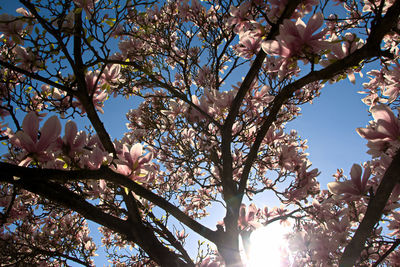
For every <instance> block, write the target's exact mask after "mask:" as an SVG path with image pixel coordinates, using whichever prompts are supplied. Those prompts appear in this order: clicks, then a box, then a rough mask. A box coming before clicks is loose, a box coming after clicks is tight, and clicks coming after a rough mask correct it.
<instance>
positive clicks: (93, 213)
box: [0, 163, 191, 266]
mask: <svg viewBox="0 0 400 267" xmlns="http://www.w3.org/2000/svg"><path fill="white" fill-rule="evenodd" d="M4 164H7V163H0V170H2V172H1V173H2V175H1V176H0V181H4V182H7V183H11V184H14V185H17V186H19V187H20V188H23V189H25V190H28V191H30V192H32V193H35V194H38V195H40V196H43V197H45V198H47V199H49V200H51V201H53V202H55V203H57V204H59V205H62V206H64V207H66V208H68V209H71V210H73V211H75V212H77V213H79V214H80V215H82V216H83V217H85V218H86V219H88V220H91V221H94V222H96V223H98V224H100V225H103V226H105V227H107V228H109V229H111V230H112V231H114V232H116V233H119V234H121V235H122V236H125V237H126V239H127V240H129V241H131V242H135V243H137V244H138V245H139V246H140V247H141V248H142V249H143V250H144V251H146V253H147V254H148V255H149V256H150V257H151V258H152V259H153V260H154V261H156V262H157V263H159V264H161V266H186V265H188V264H189V265H190V264H191V263H188V264H186V263H184V262H183V261H182V260H181V259H180V258H179V256H178V255H176V254H175V253H174V252H172V251H170V250H169V249H168V248H167V247H165V246H164V245H163V244H162V243H160V241H158V239H157V238H156V236H155V235H154V233H153V232H152V231H151V229H148V228H146V227H145V226H144V225H143V223H142V222H141V221H140V222H135V223H133V224H132V221H124V220H122V219H120V218H117V217H114V216H112V215H109V214H107V213H104V212H103V211H102V210H101V209H99V208H97V207H95V206H93V205H92V204H90V203H88V202H87V201H86V200H85V199H84V198H82V197H81V196H80V195H78V194H76V193H74V192H72V191H70V190H68V189H67V188H65V187H63V186H61V185H60V184H57V183H54V182H51V181H50V180H56V179H51V178H53V176H52V175H55V176H54V178H57V176H60V177H63V178H66V177H68V175H66V174H67V173H68V172H63V171H61V172H59V173H58V174H57V170H48V171H50V173H51V174H52V175H50V176H49V175H47V174H46V171H47V170H40V169H32V168H21V167H18V166H15V167H17V168H12V165H11V166H8V167H9V168H6V169H5V170H4V171H3V168H2V167H3V166H4ZM11 170H14V172H12V171H11ZM10 171H11V172H10ZM43 171H44V173H43ZM68 174H71V173H68ZM72 174H74V175H76V172H75V173H72ZM13 177H18V179H14V178H13ZM75 177H76V176H75ZM70 180H77V179H70Z"/></svg>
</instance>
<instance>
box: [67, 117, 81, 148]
mask: <svg viewBox="0 0 400 267" xmlns="http://www.w3.org/2000/svg"><path fill="white" fill-rule="evenodd" d="M77 131H78V128H77V127H76V123H75V122H73V121H68V122H67V123H66V124H65V136H64V138H65V140H64V141H65V142H66V143H67V144H69V145H72V144H73V143H74V140H75V137H76V133H77Z"/></svg>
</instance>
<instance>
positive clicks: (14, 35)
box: [0, 14, 24, 43]
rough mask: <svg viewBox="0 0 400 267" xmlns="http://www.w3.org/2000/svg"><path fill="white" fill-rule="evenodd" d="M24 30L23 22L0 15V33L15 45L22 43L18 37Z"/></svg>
mask: <svg viewBox="0 0 400 267" xmlns="http://www.w3.org/2000/svg"><path fill="white" fill-rule="evenodd" d="M23 28H24V22H23V21H22V20H18V19H17V18H16V17H14V16H11V15H8V14H0V32H3V33H4V34H5V35H6V36H7V37H10V38H11V39H12V40H13V41H14V42H16V43H23V41H22V39H21V37H20V35H21V33H22V31H23Z"/></svg>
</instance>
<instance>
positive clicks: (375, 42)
mask: <svg viewBox="0 0 400 267" xmlns="http://www.w3.org/2000/svg"><path fill="white" fill-rule="evenodd" d="M399 14H400V1H399V0H398V1H396V2H395V3H394V4H393V6H392V7H390V8H389V10H388V12H387V13H386V15H385V17H384V18H382V19H381V20H380V21H379V23H377V24H376V25H375V26H374V27H373V28H372V29H371V34H370V36H369V38H368V39H367V43H366V44H365V45H364V46H363V47H361V48H359V49H357V50H356V51H354V52H353V53H352V54H350V55H348V56H346V57H345V58H343V59H340V60H338V61H336V62H334V63H332V64H331V65H329V66H327V67H325V68H324V69H322V70H319V71H312V72H310V73H309V74H308V75H306V76H304V77H303V78H301V79H299V80H297V81H295V82H293V83H291V84H289V85H287V86H285V87H284V88H283V89H282V91H281V92H280V93H279V94H278V95H277V96H276V97H275V99H274V101H273V105H272V108H271V110H270V112H269V114H268V116H267V118H266V119H265V121H264V123H263V125H262V126H261V127H260V130H259V131H258V133H257V136H256V139H255V141H254V143H253V146H252V147H251V149H250V152H249V154H248V155H247V159H246V162H245V166H244V168H243V172H242V177H241V179H240V184H239V193H240V194H241V195H242V196H243V192H244V190H245V188H246V185H247V180H248V176H249V174H250V170H251V167H252V165H253V162H254V160H255V159H256V157H257V152H258V150H259V148H260V146H261V143H262V141H263V140H264V137H265V135H266V134H267V132H268V130H269V128H270V126H271V125H272V123H273V122H274V121H276V118H277V115H278V113H279V111H280V109H281V107H282V106H283V105H284V104H285V103H286V101H287V100H288V99H289V98H291V97H292V96H293V93H294V92H295V91H296V90H298V89H300V88H302V87H303V86H305V85H307V84H310V83H312V82H315V81H319V80H329V79H331V78H333V77H334V76H336V75H338V74H340V73H342V72H343V71H345V70H346V69H349V68H351V67H353V66H358V64H359V63H360V62H361V61H363V60H366V59H370V58H373V57H376V56H380V55H381V49H380V44H381V42H382V39H383V37H384V36H385V34H387V33H388V32H389V31H390V30H391V29H392V28H393V26H394V25H396V23H397V21H398V17H399Z"/></svg>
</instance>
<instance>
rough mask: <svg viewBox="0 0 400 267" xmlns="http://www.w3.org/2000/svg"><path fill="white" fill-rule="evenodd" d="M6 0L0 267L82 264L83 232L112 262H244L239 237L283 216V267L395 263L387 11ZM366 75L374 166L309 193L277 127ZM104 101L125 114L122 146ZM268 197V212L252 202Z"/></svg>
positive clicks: (176, 1) (396, 88)
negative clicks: (337, 86) (94, 230)
mask: <svg viewBox="0 0 400 267" xmlns="http://www.w3.org/2000/svg"><path fill="white" fill-rule="evenodd" d="M19 2H20V8H18V9H17V10H16V13H13V14H1V15H0V52H1V53H0V66H1V68H0V118H1V121H0V139H1V140H2V142H3V152H4V153H3V155H2V157H1V162H0V182H1V184H0V212H1V213H0V227H1V231H0V248H1V249H0V262H2V263H4V264H6V265H7V264H8V265H18V266H19V265H29V264H38V265H39V264H40V265H44V266H47V265H49V266H53V265H54V266H59V265H66V264H68V263H72V262H73V263H77V264H81V265H84V266H91V265H93V264H94V261H93V259H94V256H95V253H96V242H94V241H93V239H92V237H91V234H90V231H89V228H88V221H92V222H95V223H97V224H99V225H100V226H101V228H100V232H101V234H102V243H103V245H104V246H105V247H106V248H107V252H108V255H107V257H108V258H109V260H110V261H111V262H112V263H113V264H115V265H134V266H143V265H145V266H153V265H156V266H159V265H161V266H245V265H246V262H247V258H248V244H249V242H250V241H249V237H250V234H251V233H252V232H253V231H254V230H255V229H257V228H259V227H262V226H265V225H268V224H270V223H272V222H274V221H281V222H288V220H290V222H291V227H292V228H291V231H290V232H289V233H288V235H287V237H286V238H287V240H288V243H289V247H290V256H288V255H286V256H287V258H286V259H282V263H285V264H286V265H290V266H354V265H356V266H377V265H378V264H381V263H382V264H386V265H388V266H397V265H398V264H399V263H400V250H398V249H397V247H398V245H399V244H400V210H399V204H400V186H399V184H398V181H399V178H400V152H399V148H400V120H399V116H398V111H396V109H399V103H400V99H399V92H400V52H399V48H400V47H399V43H400V22H399V18H400V0H363V1H354V0H346V1H345V0H321V1H316V0H291V1H289V0H282V1H277V0H270V1H261V0H251V1H242V0H240V1H213V0H204V1H201V2H200V1H198V0H192V1H188V0H169V1H160V2H159V1H144V0H143V1H142V0H127V1H124V0H114V1H112V0H48V1H39V0H37V1H28V0H19ZM2 4H4V5H5V3H3V2H2ZM363 69H366V70H367V71H368V75H369V82H367V83H365V84H364V88H363V92H364V93H365V97H364V98H363V102H364V103H365V104H366V105H367V107H368V109H369V112H370V113H371V115H372V118H373V120H371V121H370V122H369V123H368V122H366V124H368V125H367V126H366V127H364V128H362V126H363V125H354V128H357V127H359V128H357V132H358V133H359V135H360V136H361V137H362V138H365V139H366V140H368V144H367V146H368V147H369V151H368V153H369V154H370V155H371V158H370V160H369V161H368V162H365V163H363V164H361V165H359V164H354V165H353V167H352V168H351V171H350V173H349V178H347V177H346V175H345V174H344V173H343V171H341V170H338V172H337V173H336V174H335V175H334V177H335V180H333V181H331V182H330V183H328V184H327V185H323V186H322V187H321V188H320V184H319V182H318V180H317V177H318V175H319V171H318V169H315V168H312V167H311V162H310V161H309V160H308V158H307V157H308V154H307V153H306V148H307V146H306V142H305V140H302V139H301V138H300V136H299V135H298V134H297V132H295V131H287V130H286V128H285V125H286V123H287V122H289V121H292V120H294V119H295V118H296V117H297V116H298V115H299V113H300V106H301V105H303V104H305V103H309V102H311V101H318V99H316V98H317V97H318V96H319V94H320V91H321V89H322V88H323V87H324V86H328V85H329V84H330V83H335V82H338V81H340V80H342V79H347V78H349V79H350V81H352V82H354V81H355V78H356V76H355V74H357V73H360V72H361V70H363ZM243 74H244V76H243ZM242 76H243V77H242ZM110 97H116V98H117V99H118V100H119V101H131V102H132V103H133V102H135V103H136V102H139V105H138V107H137V108H136V109H132V110H130V111H129V112H128V113H127V114H126V117H127V119H128V121H129V123H128V124H127V130H126V133H125V134H124V135H123V137H122V138H121V139H114V140H112V138H111V137H110V134H109V132H108V131H107V129H106V127H105V126H104V124H103V122H102V121H101V119H100V118H101V116H99V113H103V112H104V110H103V106H104V104H105V102H107V100H108V99H109V98H110ZM132 106H133V104H132ZM77 117H85V118H87V119H88V122H90V126H91V127H90V128H87V129H86V130H82V129H79V128H80V125H79V124H78V125H77V124H76V122H75V121H74V118H77ZM108 130H109V129H108ZM5 149H7V151H5ZM355 160H357V159H355ZM324 188H327V189H324ZM266 192H270V193H272V194H273V195H274V196H275V197H276V198H277V199H279V200H280V202H281V203H282V206H281V207H279V208H272V207H271V206H268V205H269V203H265V206H264V207H257V206H256V205H255V204H254V203H251V200H252V199H253V197H254V196H255V195H260V194H264V193H266ZM213 205H220V206H222V207H223V209H224V214H221V217H220V222H219V223H218V224H217V225H214V226H210V225H206V224H204V223H203V220H201V219H202V218H204V217H207V216H208V213H207V210H208V209H209V208H210V207H212V206H213ZM384 222H386V223H384ZM190 236H193V237H190ZM198 237H199V239H200V240H206V241H207V243H208V244H209V245H210V246H209V247H204V246H200V247H199V249H198V252H197V253H194V254H193V253H192V252H190V251H189V250H193V248H190V247H189V246H188V245H187V242H185V241H186V240H187V238H198ZM200 243H201V242H200ZM125 248H130V249H131V250H129V249H125ZM188 249H189V250H188Z"/></svg>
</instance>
